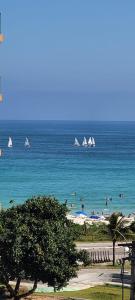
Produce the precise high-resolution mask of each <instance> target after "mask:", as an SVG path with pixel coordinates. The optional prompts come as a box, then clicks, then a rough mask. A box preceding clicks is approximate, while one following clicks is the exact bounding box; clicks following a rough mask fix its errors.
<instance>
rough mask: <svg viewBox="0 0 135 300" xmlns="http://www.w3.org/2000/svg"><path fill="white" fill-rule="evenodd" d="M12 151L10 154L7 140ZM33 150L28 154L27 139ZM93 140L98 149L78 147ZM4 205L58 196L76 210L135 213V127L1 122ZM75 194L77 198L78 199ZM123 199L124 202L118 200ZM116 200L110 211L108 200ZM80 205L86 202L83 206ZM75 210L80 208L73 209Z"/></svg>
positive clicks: (126, 124)
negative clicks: (28, 199) (34, 198)
mask: <svg viewBox="0 0 135 300" xmlns="http://www.w3.org/2000/svg"><path fill="white" fill-rule="evenodd" d="M9 136H11V137H12V139H13V148H12V149H8V148H7V141H8V137H9ZM26 136H27V137H29V139H30V142H31V148H30V149H25V148H24V140H25V137H26ZM75 136H76V137H77V138H78V139H79V141H82V140H83V137H84V136H86V137H87V138H88V137H89V136H94V137H95V140H96V147H95V148H84V147H80V148H75V147H73V142H74V137H75ZM0 147H1V148H2V149H3V151H4V156H3V157H1V158H0V201H1V203H2V205H3V206H4V207H8V206H9V201H10V200H11V199H14V200H15V202H16V203H22V202H23V201H24V200H26V199H27V198H28V197H31V196H32V195H39V194H40V195H42V194H47V195H55V196H56V197H57V198H58V199H59V200H60V201H62V202H64V201H65V200H66V199H67V200H68V204H69V206H71V204H72V205H73V210H76V209H80V207H81V205H82V203H83V204H84V206H85V210H86V211H89V212H91V211H93V210H95V211H100V212H101V211H103V210H104V209H108V210H111V211H112V210H120V211H123V212H125V213H129V212H131V211H132V212H134V211H135V123H134V122H62V121H57V122H56V121H1V122H0ZM74 192H76V195H75V194H74ZM119 194H124V197H121V198H120V197H119ZM109 197H111V198H112V201H108V205H107V206H106V200H105V199H106V198H109ZM80 199H81V201H80ZM74 206H75V207H74Z"/></svg>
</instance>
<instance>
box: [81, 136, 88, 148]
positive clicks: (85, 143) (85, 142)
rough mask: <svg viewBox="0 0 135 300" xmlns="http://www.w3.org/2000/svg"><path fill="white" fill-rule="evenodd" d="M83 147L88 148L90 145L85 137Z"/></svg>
mask: <svg viewBox="0 0 135 300" xmlns="http://www.w3.org/2000/svg"><path fill="white" fill-rule="evenodd" d="M82 146H83V147H87V146H88V144H87V140H86V137H85V136H84V139H83V142H82Z"/></svg>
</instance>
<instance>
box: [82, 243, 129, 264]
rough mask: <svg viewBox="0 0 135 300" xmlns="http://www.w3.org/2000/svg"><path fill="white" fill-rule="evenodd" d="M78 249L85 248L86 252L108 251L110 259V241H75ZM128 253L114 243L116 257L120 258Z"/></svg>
mask: <svg viewBox="0 0 135 300" xmlns="http://www.w3.org/2000/svg"><path fill="white" fill-rule="evenodd" d="M76 245H77V248H78V249H86V250H87V251H88V252H91V251H93V250H94V251H104V250H107V251H109V254H110V259H111V260H112V253H113V249H112V242H94V243H93V242H92V243H91V242H77V243H76ZM127 255H128V253H127V252H126V251H125V248H124V247H120V246H118V243H116V259H120V258H122V257H123V256H127Z"/></svg>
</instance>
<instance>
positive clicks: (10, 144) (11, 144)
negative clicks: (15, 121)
mask: <svg viewBox="0 0 135 300" xmlns="http://www.w3.org/2000/svg"><path fill="white" fill-rule="evenodd" d="M12 147H13V143H12V139H11V137H9V139H8V148H12Z"/></svg>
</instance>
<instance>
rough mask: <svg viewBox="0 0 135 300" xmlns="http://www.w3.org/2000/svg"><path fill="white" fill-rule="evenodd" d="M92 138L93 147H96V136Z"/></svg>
mask: <svg viewBox="0 0 135 300" xmlns="http://www.w3.org/2000/svg"><path fill="white" fill-rule="evenodd" d="M91 140H92V147H95V146H96V143H95V139H94V137H92V138H91Z"/></svg>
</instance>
